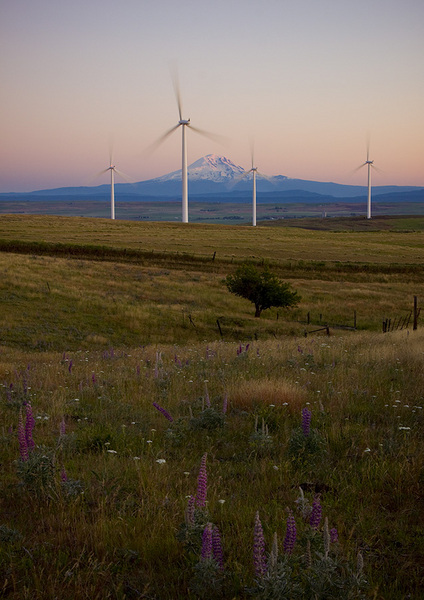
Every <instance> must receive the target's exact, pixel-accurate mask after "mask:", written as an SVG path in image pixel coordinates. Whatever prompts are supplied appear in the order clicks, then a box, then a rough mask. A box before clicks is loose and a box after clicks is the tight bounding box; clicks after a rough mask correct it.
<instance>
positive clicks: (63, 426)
mask: <svg viewBox="0 0 424 600" xmlns="http://www.w3.org/2000/svg"><path fill="white" fill-rule="evenodd" d="M65 434H66V423H65V417H62V420H61V422H60V435H65Z"/></svg>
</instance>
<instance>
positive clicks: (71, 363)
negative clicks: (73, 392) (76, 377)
mask: <svg viewBox="0 0 424 600" xmlns="http://www.w3.org/2000/svg"><path fill="white" fill-rule="evenodd" d="M73 364H74V363H73V362H72V358H71V360H70V361H69V365H68V371H69V372H70V373H71V372H72V365H73Z"/></svg>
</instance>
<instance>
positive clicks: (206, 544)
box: [201, 523, 212, 560]
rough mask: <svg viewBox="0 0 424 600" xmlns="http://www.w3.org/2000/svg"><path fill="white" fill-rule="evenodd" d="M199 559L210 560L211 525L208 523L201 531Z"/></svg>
mask: <svg viewBox="0 0 424 600" xmlns="http://www.w3.org/2000/svg"><path fill="white" fill-rule="evenodd" d="M201 558H202V560H207V559H208V558H212V523H208V524H207V525H206V527H205V528H204V530H203V534H202V551H201Z"/></svg>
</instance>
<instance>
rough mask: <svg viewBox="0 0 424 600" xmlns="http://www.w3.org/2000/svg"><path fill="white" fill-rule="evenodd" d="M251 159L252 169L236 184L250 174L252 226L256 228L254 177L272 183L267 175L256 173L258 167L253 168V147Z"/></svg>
mask: <svg viewBox="0 0 424 600" xmlns="http://www.w3.org/2000/svg"><path fill="white" fill-rule="evenodd" d="M251 157H252V167H251V168H250V169H249V170H248V171H245V172H244V173H243V175H242V176H241V177H240V178H239V179H238V181H237V183H238V182H239V181H241V180H242V179H244V178H245V177H247V176H248V175H249V173H252V179H253V195H252V226H253V227H256V175H259V177H263V178H264V179H267V180H268V181H269V182H270V183H273V182H272V179H271V178H270V177H268V176H267V175H264V174H263V173H261V172H260V171H258V167H255V166H254V153H253V145H252V146H251Z"/></svg>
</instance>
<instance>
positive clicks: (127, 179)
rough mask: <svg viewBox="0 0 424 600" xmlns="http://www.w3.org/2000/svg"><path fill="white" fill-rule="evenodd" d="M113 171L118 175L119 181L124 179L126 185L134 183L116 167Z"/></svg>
mask: <svg viewBox="0 0 424 600" xmlns="http://www.w3.org/2000/svg"><path fill="white" fill-rule="evenodd" d="M113 170H114V171H115V173H116V174H117V175H119V177H121V179H124V180H125V181H126V182H127V183H134V181H133V180H132V178H131V177H130V176H129V175H127V174H126V173H123V172H122V171H120V170H119V169H117V168H116V167H115V168H114V169H113Z"/></svg>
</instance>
